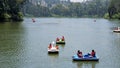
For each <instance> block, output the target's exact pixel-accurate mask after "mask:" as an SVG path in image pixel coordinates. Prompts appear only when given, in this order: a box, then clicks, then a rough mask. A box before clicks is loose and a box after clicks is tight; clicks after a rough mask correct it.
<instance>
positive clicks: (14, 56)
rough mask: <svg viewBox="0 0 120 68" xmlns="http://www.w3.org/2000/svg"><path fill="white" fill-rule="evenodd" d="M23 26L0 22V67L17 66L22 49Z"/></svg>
mask: <svg viewBox="0 0 120 68" xmlns="http://www.w3.org/2000/svg"><path fill="white" fill-rule="evenodd" d="M24 41H25V39H24V27H23V26H22V24H21V23H20V22H19V23H17V22H16V23H13V22H5V23H0V67H1V68H8V67H10V68H16V67H17V68H18V67H19V66H20V65H19V62H20V61H21V58H20V57H23V50H24V47H23V45H24Z"/></svg>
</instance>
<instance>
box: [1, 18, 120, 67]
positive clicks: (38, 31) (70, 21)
mask: <svg viewBox="0 0 120 68" xmlns="http://www.w3.org/2000/svg"><path fill="white" fill-rule="evenodd" d="M117 26H120V21H118V20H106V19H102V18H35V22H32V19H31V18H24V21H23V22H5V23H0V68H120V61H119V59H120V33H114V32H113V28H114V27H117ZM61 36H64V37H65V40H66V44H65V45H58V46H59V49H60V52H59V54H48V52H47V47H48V45H49V43H51V42H52V41H55V40H56V38H57V37H61ZM92 49H94V50H95V51H96V53H97V55H98V56H99V61H98V62H91V61H88V62H85V61H82V62H81V61H79V62H75V61H72V56H73V55H75V54H76V53H77V50H81V51H82V52H83V54H86V53H90V52H91V50H92Z"/></svg>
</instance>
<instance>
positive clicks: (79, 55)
mask: <svg viewBox="0 0 120 68" xmlns="http://www.w3.org/2000/svg"><path fill="white" fill-rule="evenodd" d="M77 55H78V57H80V58H81V57H83V55H82V52H81V51H80V50H78V52H77Z"/></svg>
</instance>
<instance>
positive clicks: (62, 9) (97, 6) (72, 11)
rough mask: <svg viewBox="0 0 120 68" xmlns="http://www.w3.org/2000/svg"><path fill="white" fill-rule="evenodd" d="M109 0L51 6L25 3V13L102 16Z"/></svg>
mask: <svg viewBox="0 0 120 68" xmlns="http://www.w3.org/2000/svg"><path fill="white" fill-rule="evenodd" d="M108 6H109V0H88V1H86V2H82V3H69V4H62V3H61V4H55V5H54V6H52V7H45V6H41V5H32V4H31V3H29V4H27V5H26V8H25V12H24V13H25V14H26V15H32V16H38V17H48V16H53V17H56V16H57V17H103V16H104V14H105V13H107V11H108V10H107V9H108Z"/></svg>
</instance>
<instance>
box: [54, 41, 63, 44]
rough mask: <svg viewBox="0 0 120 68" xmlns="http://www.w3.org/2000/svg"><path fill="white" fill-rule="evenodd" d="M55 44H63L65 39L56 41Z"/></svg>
mask: <svg viewBox="0 0 120 68" xmlns="http://www.w3.org/2000/svg"><path fill="white" fill-rule="evenodd" d="M56 44H65V41H56Z"/></svg>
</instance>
